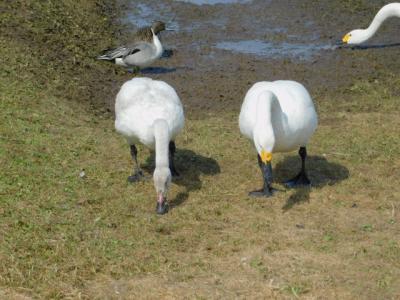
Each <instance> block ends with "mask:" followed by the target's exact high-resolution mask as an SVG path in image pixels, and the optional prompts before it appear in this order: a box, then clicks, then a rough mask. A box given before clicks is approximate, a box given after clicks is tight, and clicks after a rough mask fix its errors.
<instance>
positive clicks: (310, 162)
mask: <svg viewBox="0 0 400 300" xmlns="http://www.w3.org/2000/svg"><path fill="white" fill-rule="evenodd" d="M300 168H301V159H300V157H299V156H287V157H285V159H284V160H283V161H281V162H279V163H278V164H277V165H276V166H275V170H274V176H275V178H276V180H277V181H279V182H284V181H287V180H288V179H290V178H292V177H294V176H295V175H296V174H297V173H298V172H299V170H300ZM306 168H307V174H308V176H309V178H310V180H311V187H303V188H297V189H296V190H295V193H294V194H292V195H291V196H290V197H289V198H288V199H287V201H286V204H285V205H284V206H283V207H282V209H283V211H284V212H286V211H288V210H289V209H291V208H292V207H293V206H294V205H295V204H300V203H304V202H308V201H309V199H310V191H311V189H313V188H317V189H318V188H322V187H324V186H326V185H335V184H337V183H339V182H340V181H342V180H345V179H347V178H348V177H349V170H348V169H347V168H346V167H345V166H342V165H340V164H338V163H332V162H329V161H327V160H326V158H325V157H322V156H308V157H307V161H306Z"/></svg>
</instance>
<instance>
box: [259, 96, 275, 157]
mask: <svg viewBox="0 0 400 300" xmlns="http://www.w3.org/2000/svg"><path fill="white" fill-rule="evenodd" d="M277 105H278V106H279V102H278V100H277V99H276V96H275V95H274V94H273V93H272V92H269V91H265V92H262V93H261V94H260V95H259V97H258V100H257V114H256V126H255V128H254V132H253V135H254V145H255V147H256V149H257V151H258V153H261V151H262V150H264V151H268V152H272V151H273V148H274V145H275V131H274V124H273V122H274V119H276V116H274V113H275V111H276V106H277Z"/></svg>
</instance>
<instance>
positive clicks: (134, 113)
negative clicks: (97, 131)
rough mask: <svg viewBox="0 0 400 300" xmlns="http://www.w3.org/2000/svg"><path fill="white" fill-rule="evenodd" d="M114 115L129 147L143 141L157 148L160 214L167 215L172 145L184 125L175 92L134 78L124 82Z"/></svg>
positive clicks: (119, 130) (152, 82) (155, 181)
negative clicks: (166, 204)
mask: <svg viewBox="0 0 400 300" xmlns="http://www.w3.org/2000/svg"><path fill="white" fill-rule="evenodd" d="M115 115H116V119H115V128H116V130H117V132H119V133H120V134H122V135H123V136H124V137H125V138H126V139H127V141H128V143H129V144H130V145H134V144H136V143H137V142H140V143H142V144H144V145H146V146H147V147H149V148H151V149H155V152H156V168H155V170H154V174H153V180H154V187H155V189H156V192H157V199H158V200H157V213H160V214H164V213H165V212H166V211H167V206H165V203H166V201H165V199H166V197H167V193H168V190H169V186H170V183H171V176H172V174H171V171H170V167H171V166H169V143H170V141H174V139H175V137H176V136H177V134H178V133H179V132H180V131H181V130H182V128H183V126H184V122H185V118H184V115H183V108H182V104H181V101H180V99H179V97H178V95H177V94H176V92H175V90H174V89H173V88H172V87H171V86H170V85H168V84H167V83H165V82H163V81H158V80H152V79H150V78H134V79H132V80H129V81H127V82H125V83H124V84H123V85H122V87H121V90H120V91H119V92H118V94H117V98H116V102H115ZM135 155H136V154H135ZM135 160H136V158H135Z"/></svg>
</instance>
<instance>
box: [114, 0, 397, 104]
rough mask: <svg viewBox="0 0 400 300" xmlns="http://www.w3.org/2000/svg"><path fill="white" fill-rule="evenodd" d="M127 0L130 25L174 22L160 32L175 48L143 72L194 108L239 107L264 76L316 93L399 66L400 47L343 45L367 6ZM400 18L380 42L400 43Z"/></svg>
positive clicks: (285, 0) (307, 0) (294, 0)
mask: <svg viewBox="0 0 400 300" xmlns="http://www.w3.org/2000/svg"><path fill="white" fill-rule="evenodd" d="M121 1H130V5H129V7H128V9H126V12H125V16H123V19H122V21H123V22H124V23H125V24H126V25H128V27H130V31H134V30H136V29H137V28H138V27H142V26H148V25H150V24H152V23H153V22H154V21H155V20H162V21H164V22H166V24H167V27H168V28H171V29H174V30H175V31H165V32H162V33H161V34H160V39H161V41H162V44H163V46H164V48H165V49H167V50H169V53H170V54H172V55H168V56H169V57H168V58H164V59H160V60H158V61H157V62H155V63H154V65H152V66H151V68H149V69H147V70H142V75H143V76H149V77H152V78H156V79H161V80H165V81H167V82H168V83H170V84H172V85H173V86H174V87H175V88H176V89H177V91H179V92H180V93H181V96H182V97H183V99H185V101H184V105H185V108H186V109H190V110H194V111H207V110H212V111H216V110H219V109H221V110H226V109H232V110H235V111H236V110H238V109H239V108H240V103H241V101H242V100H243V96H244V94H245V92H246V91H247V89H248V88H249V87H250V86H251V85H252V84H253V83H254V82H256V81H260V80H268V81H272V80H277V79H292V80H296V81H299V82H301V83H303V84H305V86H306V87H307V88H308V89H309V90H310V92H311V93H312V94H313V93H315V92H318V91H319V92H321V91H323V92H324V93H326V92H328V91H329V92H331V93H333V94H335V93H342V92H343V91H345V90H346V88H347V87H350V86H351V85H352V84H353V82H354V80H360V79H363V78H372V79H375V77H376V76H377V75H376V70H378V71H379V72H380V73H384V72H396V71H397V72H398V70H399V69H400V67H398V63H397V60H393V57H398V55H399V54H400V53H399V51H400V47H396V46H391V47H385V48H384V47H372V48H365V50H359V49H355V50H353V49H351V48H350V47H338V46H336V43H337V41H338V40H340V39H341V37H342V35H343V34H344V33H346V32H348V31H349V30H350V29H353V28H356V27H357V26H361V25H363V24H364V23H368V22H366V21H365V14H354V13H352V12H349V11H347V10H344V9H340V8H335V7H336V6H339V5H336V4H332V3H333V2H332V1H328V0H326V1H314V0H302V1H298V0H279V1H278V0H275V1H274V0H208V1H206V0H121ZM373 11H374V9H371V12H373ZM397 23H398V22H397ZM397 23H396V22H394V21H393V22H392V23H391V26H386V27H385V28H383V29H382V30H380V31H379V35H378V36H377V37H376V38H374V40H373V43H375V44H382V43H388V42H390V43H398V42H399V40H398V39H396V38H395V37H398V34H397V33H398V32H399V31H400V26H399V25H396V24H397ZM396 26H397V27H396ZM125 39H126V40H129V32H128V33H127V34H126V36H125Z"/></svg>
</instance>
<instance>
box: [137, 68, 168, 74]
mask: <svg viewBox="0 0 400 300" xmlns="http://www.w3.org/2000/svg"><path fill="white" fill-rule="evenodd" d="M173 72H176V68H163V67H148V68H145V69H142V70H140V73H142V74H168V73H173Z"/></svg>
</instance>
